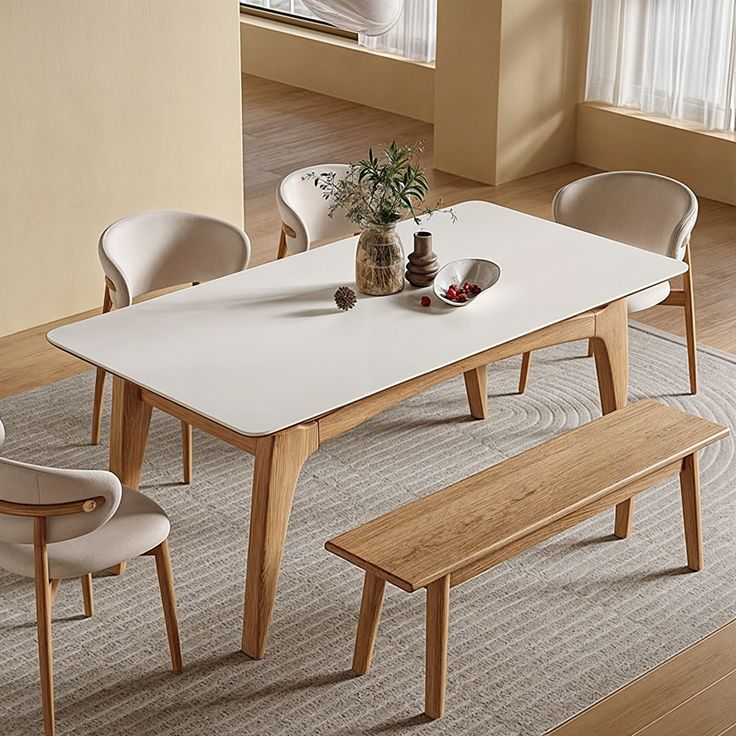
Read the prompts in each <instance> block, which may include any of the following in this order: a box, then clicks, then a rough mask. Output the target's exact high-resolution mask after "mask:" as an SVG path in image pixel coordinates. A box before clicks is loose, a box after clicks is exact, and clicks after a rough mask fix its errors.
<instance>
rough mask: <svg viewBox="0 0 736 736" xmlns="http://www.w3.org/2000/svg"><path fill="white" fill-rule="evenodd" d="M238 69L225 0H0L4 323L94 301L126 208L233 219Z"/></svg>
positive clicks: (0, 299)
mask: <svg viewBox="0 0 736 736" xmlns="http://www.w3.org/2000/svg"><path fill="white" fill-rule="evenodd" d="M239 71H240V69H239V23H238V11H237V6H236V4H235V3H234V2H233V1H232V0H207V2H202V1H201V0H155V2H152V1H151V0H123V1H122V2H121V1H120V0H74V2H59V0H33V2H27V1H26V0H3V2H2V3H0V90H2V104H1V105H0V128H1V129H2V135H1V136H0V304H1V305H2V308H1V309H0V335H4V334H8V333H11V332H14V331H18V330H21V329H24V328H26V327H30V326H32V325H37V324H41V323H44V322H47V321H50V320H53V319H56V318H60V317H63V316H66V315H70V314H75V313H78V312H82V311H84V310H87V309H90V308H92V307H94V306H95V305H99V303H100V301H101V297H102V273H101V270H100V267H99V265H98V260H97V238H98V236H99V234H100V231H101V230H102V229H103V228H104V227H105V226H106V225H108V224H109V223H111V222H113V221H114V220H116V219H118V218H120V217H123V216H124V215H127V214H130V213H133V212H137V211H141V210H151V209H163V208H172V209H182V210H192V211H199V212H205V213H210V214H213V215H216V216H220V217H223V218H226V219H228V220H230V221H233V222H236V223H239V224H242V220H243V181H242V134H241V98H240V74H239Z"/></svg>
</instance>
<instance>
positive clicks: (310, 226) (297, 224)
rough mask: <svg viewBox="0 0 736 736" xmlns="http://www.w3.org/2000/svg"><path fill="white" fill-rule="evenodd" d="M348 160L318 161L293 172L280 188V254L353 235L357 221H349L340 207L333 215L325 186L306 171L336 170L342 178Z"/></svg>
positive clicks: (284, 254)
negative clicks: (328, 162)
mask: <svg viewBox="0 0 736 736" xmlns="http://www.w3.org/2000/svg"><path fill="white" fill-rule="evenodd" d="M347 171H348V166H347V164H317V165H315V166H307V167H306V168H304V169H299V170H298V171H294V172H293V173H291V174H289V175H288V176H287V177H286V178H285V179H284V180H283V181H282V182H281V184H280V185H279V188H278V189H277V190H276V204H277V205H278V208H279V214H280V215H281V235H280V239H279V250H278V257H279V258H284V256H287V255H289V254H294V253H302V252H303V251H305V250H309V248H310V247H311V246H312V244H313V243H318V242H324V241H327V240H339V239H340V238H344V237H347V236H348V235H352V234H353V233H354V232H355V225H353V224H351V223H350V222H348V220H346V219H345V216H344V215H343V213H342V210H340V209H338V210H335V212H334V213H333V214H332V216H331V217H330V214H329V210H330V203H329V202H328V201H327V200H326V199H325V198H324V197H323V196H322V195H323V192H322V190H321V189H320V188H319V187H318V186H315V185H314V180H312V179H305V178H304V176H305V174H307V173H309V172H314V173H315V174H322V173H329V172H334V173H335V174H336V175H337V176H338V178H340V177H343V176H345V174H346V173H347Z"/></svg>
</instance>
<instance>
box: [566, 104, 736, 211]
mask: <svg viewBox="0 0 736 736" xmlns="http://www.w3.org/2000/svg"><path fill="white" fill-rule="evenodd" d="M576 159H577V161H579V162H580V163H583V164H588V165H589V166H595V167H596V168H598V169H606V170H612V169H636V170H644V171H654V172H657V173H658V174H664V175H665V176H671V177H673V178H675V179H679V180H680V181H683V182H685V183H686V184H688V185H689V186H690V187H691V188H692V189H693V190H694V191H695V192H697V193H698V194H700V195H701V196H703V197H708V198H710V199H716V200H718V201H720V202H727V203H728V204H735V205H736V140H735V139H734V136H733V135H730V136H729V135H722V136H719V135H704V134H702V133H697V132H693V131H692V130H687V129H686V128H682V127H678V126H676V125H674V124H672V123H670V122H659V121H656V120H652V119H647V118H646V117H644V116H637V115H635V114H630V113H629V112H628V111H627V113H626V114H621V113H618V112H616V111H615V110H611V109H606V108H605V107H603V106H599V105H592V104H581V105H580V106H579V108H578V125H577V153H576Z"/></svg>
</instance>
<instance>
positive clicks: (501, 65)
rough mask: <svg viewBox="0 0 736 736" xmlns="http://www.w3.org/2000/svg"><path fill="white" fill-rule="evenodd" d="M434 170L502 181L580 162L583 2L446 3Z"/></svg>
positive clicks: (440, 28)
mask: <svg viewBox="0 0 736 736" xmlns="http://www.w3.org/2000/svg"><path fill="white" fill-rule="evenodd" d="M438 11H439V15H438V38H437V63H436V67H437V70H436V88H435V151H436V154H435V165H436V166H437V167H438V168H440V169H443V170H445V171H450V172H452V173H454V174H459V175H461V176H466V177H468V178H470V179H476V180H478V181H483V182H486V183H488V184H501V183H502V182H505V181H510V180H512V179H518V178H519V177H522V176H527V175H529V174H533V173H535V172H538V171H544V170H545V169H550V168H552V167H554V166H561V165H563V164H566V163H570V162H572V161H573V160H574V156H575V116H576V107H577V103H578V99H579V94H580V78H581V74H582V67H583V63H584V39H585V33H584V27H585V19H586V17H587V12H588V6H587V2H586V0H439V6H438Z"/></svg>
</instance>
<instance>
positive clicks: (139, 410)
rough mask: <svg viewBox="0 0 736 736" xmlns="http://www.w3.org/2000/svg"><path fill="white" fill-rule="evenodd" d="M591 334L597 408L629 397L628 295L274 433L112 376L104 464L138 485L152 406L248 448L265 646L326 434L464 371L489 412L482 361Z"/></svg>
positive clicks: (254, 609)
mask: <svg viewBox="0 0 736 736" xmlns="http://www.w3.org/2000/svg"><path fill="white" fill-rule="evenodd" d="M585 338H589V339H590V344H591V346H592V348H593V353H594V356H595V363H596V372H597V376H598V387H599V393H600V400H601V408H602V411H603V413H604V414H605V413H608V412H610V411H614V410H615V409H618V408H621V407H623V406H625V405H626V393H627V387H628V335H627V311H626V299H619V300H617V301H615V302H612V303H611V304H609V305H607V306H605V307H600V308H598V309H594V310H591V311H588V312H584V313H583V314H580V315H577V316H575V317H571V318H569V319H566V320H563V321H562V322H559V323H557V324H554V325H550V326H549V327H545V328H542V329H540V330H537V331H536V332H532V333H531V334H529V335H525V336H524V337H520V338H517V339H515V340H512V341H510V342H508V343H505V344H503V345H499V346H497V347H494V348H490V349H489V350H485V351H482V352H480V353H477V354H476V355H473V356H471V357H468V358H464V359H463V360H460V361H458V362H456V363H453V364H451V365H448V366H445V367H444V368H439V369H437V370H435V371H432V372H430V373H427V374H425V375H423V376H419V377H417V378H413V379H411V380H409V381H406V382H404V383H401V384H398V385H396V386H393V387H392V388H388V389H385V390H384V391H381V392H379V393H376V394H374V395H373V396H369V397H367V398H364V399H361V400H359V401H356V402H354V403H352V404H348V405H347V406H344V407H341V408H339V409H336V410H334V411H332V412H329V413H327V414H324V415H322V416H320V417H315V418H314V419H313V420H310V421H307V422H305V423H302V424H298V425H296V426H293V427H289V428H287V429H283V430H281V431H279V432H276V433H275V434H272V435H267V436H263V437H250V436H245V435H242V434H239V433H238V432H235V431H234V430H232V429H229V428H227V427H224V426H222V425H220V424H217V423H216V422H214V421H212V420H210V419H207V418H205V417H202V416H200V415H198V414H196V413H195V412H193V411H191V410H189V409H186V408H184V407H182V406H179V405H178V404H176V403H174V402H173V401H170V400H168V399H165V398H163V397H161V396H159V395H157V394H155V393H153V392H151V391H149V390H147V389H144V388H141V387H139V386H137V385H136V384H134V383H131V382H129V381H126V380H124V379H122V378H120V377H118V376H114V379H113V406H112V427H111V438H110V470H111V471H112V472H114V473H115V474H116V475H117V476H118V477H119V478H120V480H121V482H122V483H124V484H126V485H128V486H130V487H132V488H137V487H138V485H139V483H140V477H141V466H142V464H143V455H144V452H145V447H146V438H147V435H148V427H149V423H150V419H151V411H152V409H153V407H156V408H157V409H161V410H163V411H165V412H166V413H168V414H171V415H173V416H174V417H177V418H178V419H180V420H182V421H184V422H187V423H188V424H190V425H192V426H194V427H197V428H198V429H201V430H204V431H205V432H208V433H209V434H212V435H214V436H215V437H218V438H220V439H222V440H224V441H225V442H228V443H229V444H231V445H234V446H235V447H237V448H239V449H241V450H245V451H246V452H248V453H250V454H251V455H254V456H255V467H254V471H253V486H252V491H251V512H250V533H249V539H248V561H247V572H246V583H245V603H244V613H243V636H242V649H243V651H244V652H245V653H246V654H248V655H250V656H251V657H253V658H255V659H260V658H262V657H263V656H264V653H265V649H266V643H267V639H268V628H269V624H270V621H271V614H272V611H273V604H274V599H275V596H276V586H277V583H278V577H279V571H280V568H281V558H282V555H283V549H284V543H285V540H286V530H287V527H288V523H289V516H290V514H291V506H292V501H293V498H294V491H295V489H296V484H297V481H298V479H299V473H300V472H301V469H302V466H303V465H304V463H305V461H306V460H307V458H309V456H310V455H311V454H312V453H314V452H316V451H317V450H318V449H319V447H320V445H321V444H322V443H324V442H326V441H327V440H330V439H333V438H334V437H338V436H339V435H341V434H343V433H344V432H348V431H350V430H351V429H353V428H355V427H357V426H358V425H360V424H362V423H363V422H365V421H367V420H369V419H371V418H372V417H374V416H375V415H376V414H379V413H380V412H382V411H383V410H384V409H388V408H389V407H392V406H394V405H396V404H398V403H399V402H401V401H404V399H408V398H409V397H411V396H414V395H415V394H418V393H420V392H422V391H424V390H425V389H428V388H430V387H431V386H434V385H436V384H439V383H442V382H443V381H446V380H448V379H450V378H453V377H454V376H458V375H460V374H461V373H462V374H463V376H464V378H465V387H466V391H467V395H468V402H469V405H470V412H471V414H472V416H473V417H475V418H477V419H484V418H485V417H486V416H487V413H488V391H487V375H488V374H487V368H486V367H487V365H488V364H489V363H493V362H496V361H499V360H503V359H504V358H509V357H512V356H514V355H520V354H523V353H525V352H528V351H531V350H538V349H540V348H544V347H550V346H552V345H558V344H561V343H566V342H571V341H573V340H581V339H585ZM632 515H633V499H629V500H627V501H623V502H622V503H620V504H619V505H618V506H617V507H616V521H615V534H616V536H618V537H621V538H623V537H626V536H628V535H629V533H630V531H631V521H632Z"/></svg>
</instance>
